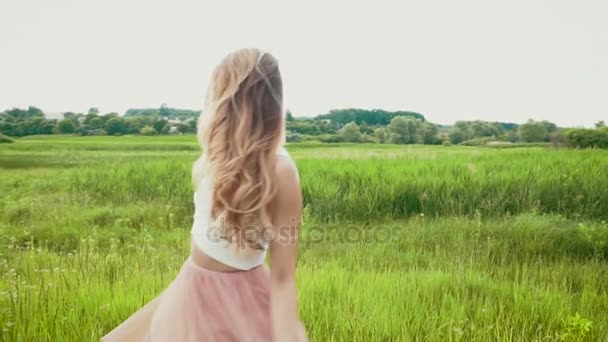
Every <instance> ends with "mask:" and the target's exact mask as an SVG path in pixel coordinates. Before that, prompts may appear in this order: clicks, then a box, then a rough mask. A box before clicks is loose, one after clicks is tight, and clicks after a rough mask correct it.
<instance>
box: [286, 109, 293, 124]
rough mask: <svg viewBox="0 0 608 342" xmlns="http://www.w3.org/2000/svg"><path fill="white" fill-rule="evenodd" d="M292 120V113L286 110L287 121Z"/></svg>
mask: <svg viewBox="0 0 608 342" xmlns="http://www.w3.org/2000/svg"><path fill="white" fill-rule="evenodd" d="M293 120H294V118H293V115H292V114H291V111H290V110H288V111H287V121H293Z"/></svg>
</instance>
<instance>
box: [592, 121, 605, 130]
mask: <svg viewBox="0 0 608 342" xmlns="http://www.w3.org/2000/svg"><path fill="white" fill-rule="evenodd" d="M602 127H606V124H605V123H604V120H600V121H598V122H596V123H595V128H602Z"/></svg>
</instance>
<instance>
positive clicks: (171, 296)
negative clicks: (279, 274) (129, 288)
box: [102, 258, 271, 342]
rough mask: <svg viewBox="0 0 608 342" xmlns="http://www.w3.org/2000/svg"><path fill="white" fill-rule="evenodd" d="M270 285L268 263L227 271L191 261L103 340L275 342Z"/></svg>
mask: <svg viewBox="0 0 608 342" xmlns="http://www.w3.org/2000/svg"><path fill="white" fill-rule="evenodd" d="M269 287H270V272H269V270H268V268H267V267H266V266H265V265H262V266H259V267H256V268H254V269H252V270H249V271H242V272H229V273H224V272H216V271H211V270H207V269H204V268H201V267H199V266H198V265H196V264H195V263H194V261H192V259H191V258H188V260H186V262H185V263H184V265H183V266H182V269H181V270H180V272H179V274H178V275H177V278H176V279H175V280H174V281H173V282H172V283H171V284H170V285H169V287H168V288H167V289H166V290H165V291H163V292H162V293H161V295H160V296H158V297H157V298H156V299H154V300H153V301H152V302H150V303H148V304H147V305H146V306H144V307H143V308H141V309H140V310H139V311H137V312H136V313H135V314H133V315H132V316H131V317H130V318H129V319H127V320H126V321H125V322H124V323H122V324H121V325H120V326H118V327H117V328H116V329H114V330H112V331H111V332H110V333H109V334H107V335H106V336H104V337H103V338H102V341H171V342H178V341H179V342H181V341H251V342H253V341H256V342H257V341H270V340H271V333H270V311H269V310H270V294H269Z"/></svg>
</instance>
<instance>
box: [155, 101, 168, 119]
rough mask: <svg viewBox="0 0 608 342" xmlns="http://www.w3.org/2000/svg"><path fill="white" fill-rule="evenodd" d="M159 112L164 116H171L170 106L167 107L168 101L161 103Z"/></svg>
mask: <svg viewBox="0 0 608 342" xmlns="http://www.w3.org/2000/svg"><path fill="white" fill-rule="evenodd" d="M158 114H159V115H160V116H162V117H169V116H171V110H169V107H167V104H166V103H163V104H162V105H160V109H159V110H158Z"/></svg>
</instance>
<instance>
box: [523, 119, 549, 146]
mask: <svg viewBox="0 0 608 342" xmlns="http://www.w3.org/2000/svg"><path fill="white" fill-rule="evenodd" d="M517 133H518V134H519V138H520V139H521V140H522V141H525V142H540V141H545V139H546V138H547V129H546V128H545V124H543V123H542V122H538V121H534V120H532V119H529V120H528V122H526V123H525V124H522V125H520V126H519V128H518V130H517Z"/></svg>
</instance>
